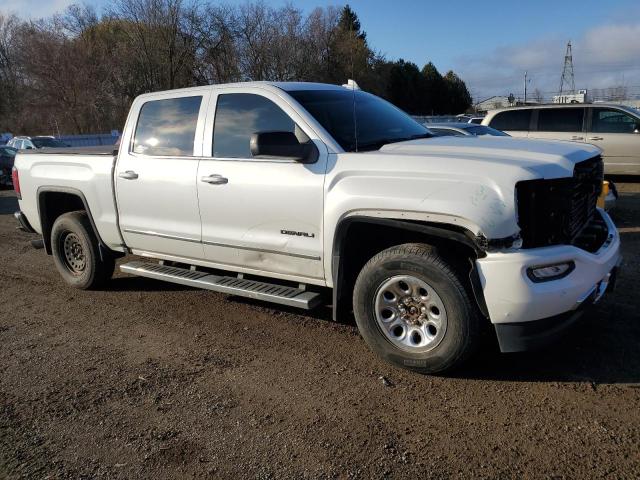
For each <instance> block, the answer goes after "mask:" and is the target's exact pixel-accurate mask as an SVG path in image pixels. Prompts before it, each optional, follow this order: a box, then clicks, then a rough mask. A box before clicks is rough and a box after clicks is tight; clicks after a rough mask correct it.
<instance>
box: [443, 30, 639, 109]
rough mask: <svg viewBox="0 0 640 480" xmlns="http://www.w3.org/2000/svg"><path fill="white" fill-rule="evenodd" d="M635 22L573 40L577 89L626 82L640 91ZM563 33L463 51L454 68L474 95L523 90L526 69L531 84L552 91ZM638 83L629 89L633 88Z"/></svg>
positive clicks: (560, 62)
mask: <svg viewBox="0 0 640 480" xmlns="http://www.w3.org/2000/svg"><path fill="white" fill-rule="evenodd" d="M638 39H640V23H615V24H613V23H611V24H604V25H600V26H596V27H593V28H591V29H589V30H587V31H586V32H584V34H583V35H581V36H580V37H579V38H574V39H572V42H571V43H572V47H573V65H574V72H575V81H576V88H578V89H579V88H589V89H594V88H608V87H616V86H620V85H625V86H627V87H629V90H630V91H631V92H637V93H639V94H640V42H639V41H638ZM568 40H569V39H568V38H563V37H562V36H560V35H548V36H545V37H541V38H539V39H537V40H535V41H532V42H529V43H527V44H520V45H513V46H501V47H497V48H495V49H494V50H493V51H491V52H488V53H487V54H486V55H483V56H477V55H476V56H474V57H471V56H464V57H460V58H459V59H457V61H456V64H457V65H456V66H455V70H456V71H458V72H459V73H460V74H461V76H462V78H463V79H464V80H465V82H467V85H468V86H469V87H470V89H471V91H472V93H473V94H474V95H475V96H476V97H488V96H490V95H502V94H505V95H506V94H508V93H510V92H513V93H514V94H515V95H516V96H518V95H521V94H522V90H523V88H524V86H523V83H524V82H523V80H524V78H523V76H524V72H525V71H527V72H528V75H529V78H530V79H531V82H530V83H529V91H533V90H534V89H535V88H537V89H539V90H541V91H542V92H544V93H546V94H548V95H551V94H553V93H554V92H555V91H557V90H558V88H559V86H560V76H561V74H562V67H563V64H564V54H565V48H566V44H567V41H568ZM636 86H637V88H634V87H636Z"/></svg>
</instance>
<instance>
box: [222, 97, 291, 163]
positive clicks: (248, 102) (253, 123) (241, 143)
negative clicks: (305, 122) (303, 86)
mask: <svg viewBox="0 0 640 480" xmlns="http://www.w3.org/2000/svg"><path fill="white" fill-rule="evenodd" d="M261 132H293V133H296V124H295V123H294V122H293V120H291V117H289V115H287V114H286V113H285V112H284V111H283V110H282V109H281V108H280V107H278V106H277V105H276V104H275V103H273V102H272V101H271V100H269V99H267V98H265V97H263V96H261V95H255V94H251V93H227V94H222V95H220V96H218V101H217V102H216V116H215V121H214V126H213V156H214V157H216V158H252V156H251V149H250V141H251V135H252V134H254V133H261Z"/></svg>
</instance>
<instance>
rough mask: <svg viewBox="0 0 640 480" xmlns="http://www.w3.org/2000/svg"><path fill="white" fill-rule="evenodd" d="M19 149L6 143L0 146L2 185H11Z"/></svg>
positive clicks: (0, 182)
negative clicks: (14, 163)
mask: <svg viewBox="0 0 640 480" xmlns="http://www.w3.org/2000/svg"><path fill="white" fill-rule="evenodd" d="M16 153H17V150H16V149H15V148H12V147H7V146H6V145H3V146H0V185H2V186H11V185H13V182H12V181H11V169H12V168H13V161H14V160H15V158H16Z"/></svg>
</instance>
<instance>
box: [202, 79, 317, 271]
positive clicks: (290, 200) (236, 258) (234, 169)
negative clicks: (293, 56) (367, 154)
mask: <svg viewBox="0 0 640 480" xmlns="http://www.w3.org/2000/svg"><path fill="white" fill-rule="evenodd" d="M227 91H228V92H229V93H224V92H225V91H224V90H223V91H221V93H219V94H218V95H217V97H216V98H212V101H211V103H212V107H211V114H213V113H214V112H215V116H214V117H213V119H212V120H213V121H212V122H209V121H208V122H207V123H208V125H209V127H208V130H207V133H205V142H204V144H205V145H207V137H208V138H209V139H210V140H211V141H210V142H209V143H208V145H209V149H208V151H209V152H211V153H212V155H211V158H209V159H207V158H203V159H202V160H201V161H200V168H199V169H198V182H197V184H198V197H199V200H200V214H201V217H202V242H203V244H204V254H205V258H207V259H208V260H209V261H211V262H213V263H215V264H219V265H220V266H222V267H225V266H228V267H230V268H233V267H234V266H236V267H240V268H238V269H239V270H243V271H248V272H255V273H257V274H260V273H264V274H269V275H272V276H279V277H281V278H296V279H299V278H301V277H304V279H306V280H307V281H308V282H309V283H314V282H315V283H321V282H322V279H323V278H324V275H323V263H322V215H323V183H324V176H325V169H326V161H327V150H326V147H325V145H324V144H323V143H322V142H320V141H319V140H317V139H314V134H313V132H312V131H311V130H310V129H309V127H308V126H305V127H304V130H303V128H302V125H306V124H304V121H303V120H302V119H301V118H300V117H299V116H298V115H297V113H296V112H295V110H293V109H292V108H291V107H290V106H289V105H288V104H287V102H285V101H283V100H282V99H281V98H280V97H278V96H277V95H275V94H273V93H271V92H268V91H265V90H259V89H256V90H251V89H231V90H227ZM210 123H211V124H210ZM265 131H290V132H294V133H295V134H296V136H297V137H298V138H299V140H302V141H306V140H308V139H311V140H312V141H313V142H314V143H315V144H316V146H318V147H319V150H320V155H319V158H318V160H317V161H316V162H315V163H311V164H304V163H300V162H297V161H294V160H289V159H279V158H269V159H264V158H254V157H253V156H252V154H251V151H250V146H249V142H250V138H251V134H252V133H257V132H265ZM209 135H210V136H209ZM211 145H212V147H211ZM205 148H207V147H205ZM205 156H206V155H205Z"/></svg>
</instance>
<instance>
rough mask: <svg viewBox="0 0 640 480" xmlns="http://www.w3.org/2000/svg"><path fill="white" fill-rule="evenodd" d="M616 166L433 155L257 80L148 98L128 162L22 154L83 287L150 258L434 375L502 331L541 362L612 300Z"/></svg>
mask: <svg viewBox="0 0 640 480" xmlns="http://www.w3.org/2000/svg"><path fill="white" fill-rule="evenodd" d="M602 168H603V167H602V159H601V152H600V150H599V149H598V148H597V147H593V146H589V145H579V144H573V143H568V142H543V141H532V140H527V139H513V138H509V137H484V138H482V137H460V138H456V137H434V136H432V135H431V134H430V132H429V130H428V128H426V127H425V126H423V125H420V124H419V123H417V122H415V121H414V120H413V119H411V118H410V117H409V116H407V115H406V114H405V113H404V112H402V111H400V110H399V109H397V108H396V107H394V106H393V105H391V104H389V103H387V102H386V101H384V100H382V99H380V98H378V97H376V96H374V95H371V94H368V93H365V92H363V91H360V90H359V89H357V88H356V87H355V86H354V85H352V84H349V85H348V87H346V88H345V87H340V86H334V85H326V84H314V83H271V82H257V83H254V82H248V83H239V84H228V85H215V86H204V87H196V88H189V89H183V90H174V91H166V92H157V93H150V94H145V95H142V96H140V97H138V98H137V99H136V100H135V101H134V102H133V105H132V107H131V110H130V113H129V116H128V119H127V122H126V126H125V129H124V132H123V136H122V142H121V144H120V146H119V149H118V150H117V151H103V152H97V151H95V150H94V151H92V152H88V151H86V150H74V149H67V150H54V149H52V150H42V151H37V152H35V151H25V152H22V151H21V152H20V153H19V154H18V156H17V159H16V162H15V169H14V172H13V179H14V186H15V190H16V192H17V195H18V198H19V205H20V211H19V212H16V218H17V219H18V221H19V222H20V224H21V225H22V228H23V229H25V230H27V231H32V232H36V233H37V234H39V235H41V236H42V239H43V243H44V245H45V249H46V252H47V253H48V254H51V255H52V256H53V260H54V263H55V266H56V267H57V269H58V271H59V272H60V274H61V275H62V278H63V279H64V280H65V281H66V282H67V283H68V284H70V285H72V286H74V287H77V288H80V289H91V288H99V287H100V286H102V285H104V283H105V282H106V281H108V280H109V279H110V278H111V276H112V274H113V271H114V268H115V259H116V258H117V257H122V256H124V255H136V256H137V258H131V259H126V260H124V261H123V262H122V263H120V269H121V270H122V271H123V272H126V273H130V274H133V275H140V276H143V277H149V278H154V279H158V280H164V281H169V282H176V283H181V284H184V285H189V286H193V287H199V288H205V289H210V290H214V291H218V292H224V293H227V294H232V295H239V296H247V297H252V298H256V299H260V300H265V301H271V302H276V303H281V304H284V305H289V306H293V307H300V308H305V309H309V308H314V307H316V306H317V305H319V304H321V303H326V304H329V303H330V304H332V308H333V311H334V317H335V318H340V317H344V316H345V315H350V314H351V312H353V314H354V316H355V320H356V323H357V325H358V327H359V330H360V332H361V334H362V336H363V337H364V339H365V341H366V342H367V343H368V345H369V346H370V347H371V348H372V349H373V350H374V351H375V352H376V353H377V354H379V355H380V356H382V357H383V358H385V359H387V360H388V361H390V362H392V363H394V364H396V365H399V366H401V367H405V368H410V369H414V370H418V371H421V372H427V373H429V372H441V371H444V370H447V369H450V368H454V367H456V366H458V365H460V364H461V362H463V361H464V360H465V359H466V358H468V357H469V356H470V355H471V354H472V353H473V351H474V350H475V349H476V348H477V346H478V344H479V339H480V338H481V336H482V335H483V331H485V330H486V329H492V330H493V331H494V332H495V334H496V336H497V339H498V343H499V345H500V348H501V349H502V351H504V352H513V351H522V350H527V349H531V348H535V347H539V346H541V345H544V344H546V343H548V342H549V341H551V340H552V339H555V338H557V337H558V336H559V334H560V333H561V332H562V331H563V330H565V329H566V328H568V327H569V326H570V325H571V324H572V323H573V322H575V321H576V320H577V318H578V317H579V315H580V314H581V313H582V311H583V310H584V309H585V308H586V307H587V306H588V305H589V304H592V303H594V302H596V301H598V300H599V299H600V298H601V297H602V295H603V294H604V293H605V291H606V290H607V288H608V286H610V285H612V283H613V279H614V278H615V275H616V271H617V268H618V266H619V263H620V258H621V257H620V252H619V249H620V239H619V236H618V232H617V230H616V228H615V226H614V224H613V222H612V221H611V219H610V218H609V216H608V215H607V213H606V212H605V211H603V210H602V209H599V208H597V206H596V199H597V198H598V195H599V193H600V189H601V188H602V175H603V171H602ZM212 321H215V320H212Z"/></svg>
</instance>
